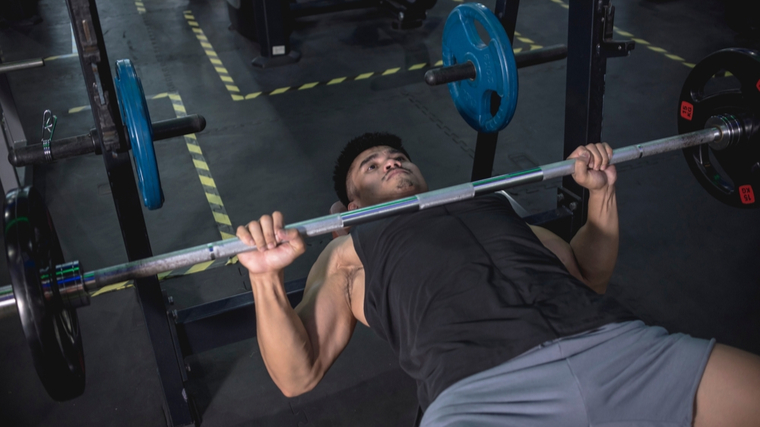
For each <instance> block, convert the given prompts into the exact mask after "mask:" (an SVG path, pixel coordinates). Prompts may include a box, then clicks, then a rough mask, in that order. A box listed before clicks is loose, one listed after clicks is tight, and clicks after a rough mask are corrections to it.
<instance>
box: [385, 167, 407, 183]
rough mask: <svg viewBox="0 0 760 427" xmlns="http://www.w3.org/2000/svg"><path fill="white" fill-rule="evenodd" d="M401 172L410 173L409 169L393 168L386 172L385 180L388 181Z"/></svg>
mask: <svg viewBox="0 0 760 427" xmlns="http://www.w3.org/2000/svg"><path fill="white" fill-rule="evenodd" d="M400 173H406V174H408V173H409V171H407V170H406V169H400V168H398V169H393V170H391V171H390V172H388V173H387V174H385V178H384V180H386V181H387V180H389V179H391V178H392V177H394V176H396V175H398V174H400Z"/></svg>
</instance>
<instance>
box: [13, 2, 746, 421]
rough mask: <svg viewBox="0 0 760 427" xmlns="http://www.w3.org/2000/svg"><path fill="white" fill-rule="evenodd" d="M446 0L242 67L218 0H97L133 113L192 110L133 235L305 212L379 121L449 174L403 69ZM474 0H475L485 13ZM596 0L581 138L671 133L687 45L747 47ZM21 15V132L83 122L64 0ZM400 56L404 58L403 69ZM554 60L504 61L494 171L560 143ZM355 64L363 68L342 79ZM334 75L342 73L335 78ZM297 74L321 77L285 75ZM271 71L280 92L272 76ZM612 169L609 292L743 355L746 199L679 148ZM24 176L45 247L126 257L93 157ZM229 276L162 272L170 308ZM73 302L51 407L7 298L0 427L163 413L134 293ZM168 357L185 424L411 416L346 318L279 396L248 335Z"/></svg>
mask: <svg viewBox="0 0 760 427" xmlns="http://www.w3.org/2000/svg"><path fill="white" fill-rule="evenodd" d="M460 2H461V0H458V1H457V0H438V3H437V4H436V5H435V7H434V8H433V9H431V10H430V11H429V13H428V18H427V20H426V21H425V22H424V24H423V26H422V27H420V28H417V29H412V30H403V31H402V30H394V29H392V28H391V18H390V17H389V16H388V15H386V14H385V13H384V12H382V11H378V10H374V9H365V10H356V11H349V12H341V13H333V14H328V15H320V16H314V17H309V18H303V19H299V20H298V21H297V22H296V27H295V30H294V32H293V34H292V37H291V41H292V46H293V49H295V50H297V51H299V52H301V54H302V55H303V57H302V59H301V60H300V62H298V63H296V64H293V65H288V66H283V67H279V68H272V69H264V70H262V69H256V68H253V67H252V66H251V65H250V61H251V59H253V58H254V57H256V56H257V55H258V45H257V44H255V43H253V42H251V41H250V40H248V39H246V38H244V37H242V36H241V35H239V34H237V33H235V32H233V31H231V30H229V29H228V27H229V24H230V22H229V18H228V12H227V3H226V2H225V1H224V0H189V1H188V0H166V1H156V0H142V1H140V2H135V1H131V0H117V1H108V2H106V1H101V2H99V4H98V7H99V14H100V20H101V23H102V26H103V31H104V35H105V40H106V45H107V48H108V56H109V60H110V61H111V63H113V62H114V61H115V60H117V59H121V58H130V59H131V60H132V61H133V62H134V63H135V65H136V68H137V71H138V74H139V75H140V77H141V79H142V84H143V87H144V89H145V93H146V96H147V98H148V107H149V109H150V115H151V118H152V120H153V121H156V120H164V119H170V118H174V117H176V116H177V114H180V113H182V112H184V111H186V112H187V113H188V114H192V113H199V114H202V115H204V116H205V118H206V120H207V122H208V126H207V128H206V130H205V131H203V132H201V133H198V134H197V135H196V138H197V139H196V141H197V143H198V146H199V147H200V151H201V152H202V155H201V157H199V156H198V154H200V153H198V150H197V149H195V152H194V153H192V155H193V156H194V157H191V152H190V151H189V150H190V146H189V145H188V144H187V142H193V141H188V140H187V139H186V138H184V137H179V138H173V139H169V140H164V141H159V142H157V143H156V150H157V156H158V162H159V168H160V174H161V183H162V185H163V189H164V194H165V196H166V203H165V204H164V207H163V208H162V209H160V210H157V211H147V210H145V212H144V213H145V218H146V222H147V226H148V231H149V235H150V239H151V244H152V248H153V252H154V253H156V254H161V253H165V252H168V251H173V250H177V249H181V248H185V247H188V246H194V245H199V244H203V243H207V242H211V241H215V240H219V239H221V238H222V237H223V236H225V235H224V234H223V233H225V232H229V230H230V228H229V224H231V225H232V227H233V228H234V227H236V226H237V225H241V224H244V223H246V222H248V221H250V220H252V219H256V218H258V217H259V216H260V215H262V214H265V213H270V212H272V211H274V210H280V211H282V212H283V213H284V214H285V218H286V220H287V221H289V222H294V221H300V220H304V219H308V218H312V217H316V216H321V215H324V214H326V213H327V212H328V209H329V207H330V205H331V204H332V203H333V202H334V201H335V200H336V196H335V195H334V193H333V191H332V182H331V171H332V166H333V162H334V159H335V158H336V156H337V154H338V152H339V151H340V149H341V148H342V146H343V145H344V144H345V142H346V141H347V140H349V139H350V138H352V137H354V136H357V135H359V134H361V133H364V132H367V131H380V130H385V131H391V132H394V133H396V134H398V135H400V136H401V137H402V138H403V139H404V141H405V143H406V145H407V148H408V150H409V152H410V154H411V156H412V158H413V160H414V161H415V162H416V163H417V164H418V165H419V166H420V167H421V169H422V171H423V172H424V173H425V176H426V178H427V180H428V183H429V184H430V186H431V188H432V189H434V188H440V187H444V186H448V185H453V184H457V183H461V182H465V181H467V180H469V177H470V170H471V167H472V157H473V153H474V147H475V138H476V133H475V131H473V130H472V129H471V128H469V127H468V126H467V124H466V123H465V122H464V120H462V118H461V117H460V116H459V114H458V113H457V111H456V109H455V108H454V106H453V103H452V102H451V100H450V96H449V93H448V90H447V88H446V87H429V86H427V85H426V84H425V83H424V82H423V78H422V77H423V74H424V71H425V70H426V69H427V67H428V66H429V65H431V64H434V63H436V62H437V61H438V60H440V59H441V52H440V49H441V48H440V39H441V34H442V31H443V24H444V23H445V20H446V17H447V15H448V13H449V12H450V11H451V10H452V9H453V8H454V7H455V6H457V5H458V4H460ZM494 3H495V1H494V0H486V1H485V2H484V4H485V5H486V6H487V7H489V8H490V9H492V10H493V7H494ZM613 4H614V5H615V6H616V8H617V11H616V12H617V13H616V22H615V24H616V27H617V30H616V34H615V38H617V39H625V38H634V39H635V41H636V48H635V50H634V51H633V52H632V53H631V55H630V56H629V57H626V58H615V59H610V60H609V61H608V71H607V80H606V81H607V88H606V97H605V109H604V113H605V115H604V131H603V139H604V140H605V141H608V142H609V143H610V144H611V145H612V146H613V147H621V146H624V145H630V144H634V143H637V142H643V141H648V140H652V139H656V138H661V137H666V136H670V135H673V134H675V133H677V128H676V111H677V103H678V102H677V101H678V95H679V93H680V91H681V86H682V84H683V81H684V79H685V78H686V76H687V74H688V73H689V71H690V70H691V68H690V67H691V66H693V64H694V63H697V62H699V61H700V60H701V59H702V58H704V57H705V56H706V55H708V54H710V53H712V52H714V51H716V50H719V49H722V48H726V47H751V48H755V49H758V48H760V42H758V40H757V39H754V40H753V39H752V38H747V37H746V36H743V35H741V34H739V33H737V32H736V31H734V30H733V29H732V28H730V27H729V26H728V25H727V24H726V20H725V19H724V3H723V2H721V1H717V0H668V1H664V0H636V1H615V2H613ZM39 15H40V17H41V18H42V22H41V23H39V24H37V25H30V26H6V27H5V28H4V29H2V30H0V47H1V48H2V60H3V62H10V61H15V60H22V59H27V58H34V57H43V58H49V59H48V60H47V64H46V66H45V67H44V68H38V69H32V70H28V71H24V72H17V73H11V74H8V78H9V81H10V84H11V88H12V91H13V94H14V97H15V100H16V104H17V107H18V112H19V116H20V118H21V121H22V124H23V126H24V130H25V133H26V136H27V139H28V140H35V139H37V138H39V137H40V128H39V123H40V117H41V114H42V111H43V110H45V109H51V110H52V111H53V112H54V113H55V114H56V115H57V116H58V118H59V120H58V127H57V129H56V133H55V137H56V138H63V137H67V136H73V135H77V134H82V133H85V132H87V131H88V130H89V129H90V128H91V127H93V123H92V115H91V113H90V111H89V110H88V108H89V107H87V108H80V107H82V106H88V105H89V102H88V99H87V95H86V93H85V86H84V81H83V78H82V74H81V68H80V64H79V61H78V60H77V56H76V55H70V54H71V53H72V38H71V30H70V24H69V17H68V13H67V11H66V7H65V4H64V2H63V1H61V0H42V1H40V2H39ZM567 18H568V9H567V0H523V1H522V2H521V5H520V11H519V15H518V23H517V32H518V33H519V37H516V39H515V43H514V48H515V49H522V50H529V49H532V48H536V46H549V45H553V44H559V43H566V39H567ZM201 35H204V36H205V39H203V37H198V36H201ZM204 44H205V45H204ZM209 46H210V47H209ZM206 51H211V52H213V54H207V53H206ZM50 57H53V58H50ZM216 58H218V62H217V63H216V64H214V63H212V62H211V60H210V59H215V62H216V61H217V60H216ZM418 64H424V65H423V66H418V67H417V68H419V67H422V68H419V69H414V68H415V66H416V65H418ZM410 68H412V70H410ZM565 72H566V61H565V60H562V61H558V62H554V63H549V64H545V65H539V66H533V67H530V68H524V69H521V70H520V72H519V78H520V96H519V102H518V108H517V113H516V115H515V117H514V119H513V121H512V123H511V124H510V125H509V126H508V127H507V128H506V129H505V130H504V131H503V132H502V133H501V134H500V137H499V145H498V149H497V152H496V162H495V166H494V173H495V174H502V173H506V172H511V171H517V170H521V169H525V168H528V167H532V166H535V165H539V164H543V163H549V162H553V161H557V160H560V157H561V155H562V139H563V129H564V125H563V117H564V95H565ZM366 73H373V74H372V75H371V76H370V77H368V78H364V79H359V80H354V79H351V78H350V77H353V76H358V75H362V74H366ZM343 77H349V78H348V79H345V80H344V81H342V82H340V81H339V80H340V78H343ZM335 79H338V80H335ZM312 82H334V83H335V84H330V85H319V86H316V87H313V88H310V89H303V90H295V88H298V87H301V86H302V85H305V84H307V83H312ZM287 87H291V88H294V89H291V90H288V91H276V89H280V88H287ZM271 91H274V92H271ZM278 92H281V93H278ZM257 94H258V95H257ZM201 158H202V159H203V161H204V162H205V165H204V163H202V162H199V159H201ZM197 168H207V170H208V172H209V173H210V175H211V177H212V178H213V182H212V184H213V186H215V187H216V189H217V192H218V194H212V195H211V196H209V195H207V194H206V193H207V190H204V188H206V189H208V188H209V186H208V185H207V186H206V187H204V186H203V185H202V184H201V180H200V179H199V173H198V171H197ZM618 170H619V171H620V172H621V173H620V174H619V178H618V200H619V209H620V222H621V226H620V228H621V239H620V242H621V243H620V255H619V259H618V263H617V267H616V270H615V274H614V276H613V279H612V283H611V285H610V287H609V291H608V295H609V297H611V298H616V299H618V300H619V301H621V302H622V303H623V304H624V305H626V306H627V307H629V308H630V309H632V310H633V311H634V312H635V313H637V314H638V315H639V316H641V317H642V318H643V319H645V320H646V321H647V322H648V323H652V324H658V325H662V326H664V327H666V328H667V329H668V330H669V331H671V332H685V333H689V334H691V335H694V336H698V337H704V338H711V337H714V338H716V339H717V340H718V342H721V343H724V344H728V345H732V346H736V347H738V348H741V349H744V350H748V351H750V352H753V353H757V354H760V339H758V337H760V310H757V306H758V302H760V273H758V269H757V259H758V255H760V250H759V249H758V248H759V247H758V244H757V242H758V241H760V227H758V226H757V225H756V224H757V220H758V219H760V215H759V214H758V211H757V210H738V209H734V208H731V207H728V206H725V205H723V204H721V203H720V202H718V201H716V200H715V199H713V198H712V197H710V196H709V195H708V194H707V192H706V191H704V190H703V189H702V188H701V187H700V185H699V184H698V183H697V181H696V180H695V178H694V177H693V176H692V174H691V172H690V171H689V169H688V167H687V165H686V163H685V161H684V159H683V155H682V154H681V153H680V152H674V153H669V154H664V155H660V156H657V157H654V158H650V159H647V160H643V161H639V162H637V163H634V164H626V165H622V166H620V167H619V168H618ZM33 176H34V179H33V180H34V182H33V183H34V185H35V186H36V187H37V188H38V189H39V190H40V191H41V192H42V194H43V195H44V197H45V200H46V203H47V204H48V208H49V210H50V212H51V214H52V216H53V220H54V222H55V225H56V228H57V231H58V235H59V238H60V240H61V245H62V247H63V250H64V254H65V256H66V259H68V260H73V259H78V260H80V261H81V263H82V265H83V266H84V268H85V269H87V270H91V269H97V268H102V267H106V266H109V265H112V264H118V263H122V262H126V260H127V258H126V253H125V250H124V246H123V244H122V240H121V233H120V229H119V226H118V222H117V219H116V212H115V210H114V207H113V200H112V197H111V194H110V188H109V185H108V179H107V177H106V174H105V170H104V167H103V160H102V158H101V157H100V156H96V155H89V156H85V157H80V158H76V159H70V160H66V161H60V162H58V163H55V164H52V165H49V166H44V167H35V169H34V174H33ZM205 183H206V184H208V181H206V182H205ZM558 185H559V183H558V182H548V183H542V184H535V185H529V186H525V187H520V188H518V189H516V190H515V191H513V192H511V193H512V194H513V195H514V196H515V198H516V199H517V200H518V202H520V203H521V204H522V205H523V206H524V207H525V208H526V209H528V210H529V211H530V212H531V213H537V212H542V211H545V210H547V209H550V208H552V207H553V206H554V204H555V200H556V187H557V186H558ZM212 208H213V209H214V211H212ZM227 222H229V224H226V223H227ZM225 230H226V231H225ZM327 242H328V240H327V239H324V240H321V241H314V242H312V243H311V247H310V248H309V250H308V251H307V253H306V254H305V255H304V256H302V257H301V258H300V259H299V260H297V261H296V263H294V265H293V266H291V267H290V268H289V269H288V270H286V273H285V275H286V280H291V279H297V278H301V277H304V276H306V274H307V273H308V270H309V267H310V265H311V263H313V262H314V260H315V259H316V257H317V255H318V254H319V252H320V250H321V248H323V247H324V245H325V244H326V243H327ZM1 262H2V264H0V279H1V280H2V281H1V282H0V284H5V283H10V282H9V278H8V273H7V267H6V266H5V259H4V257H3V259H2V261H1ZM246 278H247V275H246V274H245V271H241V268H240V267H238V266H237V265H231V266H227V267H223V268H219V269H214V270H210V271H206V272H202V273H198V274H192V275H188V276H184V277H182V278H179V279H174V280H168V281H164V282H162V287H163V288H164V289H166V290H167V292H168V293H169V294H170V295H172V296H173V298H174V301H175V303H174V305H175V308H178V309H179V308H183V307H189V306H193V305H196V304H199V303H201V302H205V301H212V300H215V299H219V298H223V297H226V296H229V295H234V294H237V293H240V292H245V291H246V290H248V289H250V285H249V284H248V283H247V280H246ZM78 313H79V318H80V322H81V330H82V335H83V340H84V349H85V357H86V359H85V361H86V366H87V388H86V390H85V393H84V395H83V396H81V397H78V398H76V399H74V400H71V401H68V402H64V403H56V402H54V401H52V400H51V399H50V398H49V397H48V396H47V394H46V393H45V391H44V389H43V387H42V386H41V384H40V382H39V380H38V379H37V376H36V373H35V370H34V366H33V364H32V360H31V357H30V353H29V349H28V347H27V345H26V342H25V340H24V336H23V334H22V330H21V327H20V322H19V320H18V318H17V316H15V315H13V316H6V317H4V318H2V319H0V336H2V339H0V379H1V380H0V396H2V399H1V403H0V424H2V425H4V426H48V425H50V426H52V425H55V426H82V425H109V426H135V425H140V426H163V425H165V424H166V420H165V414H164V411H163V409H162V396H163V392H162V389H161V385H160V381H159V377H158V375H157V373H156V363H155V360H154V358H153V354H152V348H151V345H150V341H149V339H148V336H147V333H146V332H147V331H146V329H145V323H144V319H143V317H142V312H141V309H140V306H139V303H138V300H137V297H136V294H135V292H134V289H133V288H128V289H126V290H123V291H119V292H109V293H105V294H103V295H100V296H96V297H94V298H93V299H92V305H91V306H89V307H86V308H83V309H80V310H79V311H78ZM219 333H220V334H224V331H223V330H220V331H219ZM186 362H187V365H188V368H189V370H190V372H189V376H190V381H189V385H188V392H189V395H190V396H191V397H192V398H193V399H194V400H195V402H196V404H197V406H198V409H199V411H200V414H201V416H202V419H203V422H202V425H204V426H252V425H256V426H270V425H271V426H289V425H292V426H310V425H315V426H316V425H319V426H328V425H329V426H338V425H342V426H356V425H360V426H395V425H400V426H411V425H413V422H414V419H415V416H416V410H417V402H416V390H415V384H414V382H413V381H412V380H411V379H409V378H408V377H406V375H405V374H404V373H403V372H402V371H401V370H400V368H399V367H398V363H397V362H396V360H395V359H394V356H393V354H392V352H391V351H390V349H389V348H388V347H387V345H386V344H385V343H384V342H382V341H381V340H380V339H379V338H377V337H376V336H375V335H374V333H373V332H372V331H370V330H368V329H367V328H364V327H362V326H361V325H360V326H359V327H357V330H356V333H355V337H354V339H353V340H352V342H351V344H350V345H349V347H348V348H347V349H346V350H345V352H344V353H343V354H342V355H341V356H340V358H339V359H338V361H337V362H336V364H335V365H334V367H333V368H332V369H331V370H330V372H328V374H327V376H326V377H325V378H324V380H323V381H322V383H320V384H319V385H318V386H317V387H316V389H314V390H313V391H311V392H309V393H307V394H305V395H302V396H299V397H296V398H292V399H288V398H286V397H284V396H283V395H282V394H281V393H280V392H279V390H278V389H277V388H276V387H275V386H274V384H273V382H272V381H271V379H270V378H269V376H268V375H267V373H266V371H265V369H264V366H263V362H262V360H261V356H260V353H259V349H258V346H257V343H256V341H255V339H251V340H246V341H242V342H238V343H236V344H232V345H228V346H225V347H221V348H217V349H214V350H210V351H206V352H204V353H201V354H198V355H194V356H191V357H189V358H188V359H187V360H186Z"/></svg>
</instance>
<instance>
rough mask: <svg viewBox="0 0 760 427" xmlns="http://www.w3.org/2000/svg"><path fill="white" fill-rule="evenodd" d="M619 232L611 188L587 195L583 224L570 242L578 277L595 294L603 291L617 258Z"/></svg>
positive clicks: (612, 186) (614, 196) (614, 198)
mask: <svg viewBox="0 0 760 427" xmlns="http://www.w3.org/2000/svg"><path fill="white" fill-rule="evenodd" d="M619 241H620V231H619V224H618V210H617V197H616V195H615V186H614V185H610V186H606V187H605V188H603V189H601V190H597V191H591V192H590V194H589V200H588V216H587V218H586V224H585V225H584V226H583V227H581V228H580V230H578V233H577V234H576V235H575V237H574V238H573V239H572V241H571V242H570V246H571V247H572V248H573V253H574V254H575V259H576V261H577V262H578V266H579V268H580V271H581V274H582V275H583V277H584V279H586V282H587V283H588V284H589V286H590V287H591V288H592V289H594V290H595V291H596V292H598V293H604V292H605V291H606V289H607V284H608V283H609V280H610V277H612V271H613V270H614V268H615V262H616V261H617V255H618V244H619Z"/></svg>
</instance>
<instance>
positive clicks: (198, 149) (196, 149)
mask: <svg viewBox="0 0 760 427" xmlns="http://www.w3.org/2000/svg"><path fill="white" fill-rule="evenodd" d="M187 149H188V150H189V151H190V152H191V153H198V154H203V153H202V152H201V147H199V146H197V145H195V144H187ZM201 181H203V180H201Z"/></svg>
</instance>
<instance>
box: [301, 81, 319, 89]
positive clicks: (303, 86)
mask: <svg viewBox="0 0 760 427" xmlns="http://www.w3.org/2000/svg"><path fill="white" fill-rule="evenodd" d="M318 84H319V82H314V83H306V84H305V85H301V87H299V88H298V90H304V89H311V88H313V87H314V86H316V85H318Z"/></svg>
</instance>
